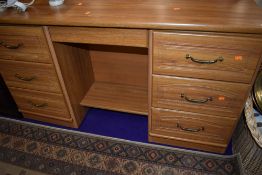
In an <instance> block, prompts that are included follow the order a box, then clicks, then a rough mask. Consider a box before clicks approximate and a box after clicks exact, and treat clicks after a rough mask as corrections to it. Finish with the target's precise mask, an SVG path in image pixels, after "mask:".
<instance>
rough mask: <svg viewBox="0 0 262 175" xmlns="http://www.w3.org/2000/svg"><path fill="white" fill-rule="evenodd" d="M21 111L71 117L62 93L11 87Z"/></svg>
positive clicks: (48, 115) (47, 115)
mask: <svg viewBox="0 0 262 175" xmlns="http://www.w3.org/2000/svg"><path fill="white" fill-rule="evenodd" d="M9 89H10V92H11V94H12V96H13V97H14V99H15V102H16V104H17V105H18V108H19V110H20V111H21V112H25V113H34V114H39V115H41V116H43V115H45V116H46V117H56V118H70V115H69V112H68V110H67V107H66V104H65V101H64V97H63V95H61V94H54V93H44V92H40V91H32V90H25V89H18V88H9Z"/></svg>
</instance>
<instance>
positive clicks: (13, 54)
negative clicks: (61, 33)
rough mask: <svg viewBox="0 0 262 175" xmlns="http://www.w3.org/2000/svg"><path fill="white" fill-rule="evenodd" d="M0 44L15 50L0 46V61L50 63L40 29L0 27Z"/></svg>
mask: <svg viewBox="0 0 262 175" xmlns="http://www.w3.org/2000/svg"><path fill="white" fill-rule="evenodd" d="M0 42H2V43H3V44H5V45H7V46H8V45H9V46H16V45H18V44H21V46H19V47H18V48H17V49H9V48H6V47H4V46H2V45H1V46H0V59H7V60H18V61H30V62H39V63H52V60H51V57H50V53H49V50H48V46H47V43H46V40H45V36H44V33H43V30H42V28H41V27H24V26H16V27H14V26H0Z"/></svg>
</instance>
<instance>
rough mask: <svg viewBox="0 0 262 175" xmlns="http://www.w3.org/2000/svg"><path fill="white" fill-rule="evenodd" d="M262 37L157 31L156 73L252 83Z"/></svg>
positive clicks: (154, 42) (154, 54) (261, 46)
mask: <svg viewBox="0 0 262 175" xmlns="http://www.w3.org/2000/svg"><path fill="white" fill-rule="evenodd" d="M261 41H262V40H261V39H260V40H259V39H254V38H246V37H240V36H221V35H213V34H212V35H208V34H206V35H205V34H186V33H171V32H154V34H153V47H154V49H153V73H155V74H164V75H176V76H186V77H194V78H203V79H213V80H225V81H233V82H243V83H250V82H251V80H252V77H253V75H254V72H255V69H256V67H257V64H258V61H259V58H260V57H261V53H262V42H261Z"/></svg>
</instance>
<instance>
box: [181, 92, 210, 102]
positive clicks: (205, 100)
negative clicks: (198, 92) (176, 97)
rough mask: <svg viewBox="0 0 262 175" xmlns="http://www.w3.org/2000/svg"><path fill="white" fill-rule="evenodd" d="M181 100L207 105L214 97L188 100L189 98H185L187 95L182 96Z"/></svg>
mask: <svg viewBox="0 0 262 175" xmlns="http://www.w3.org/2000/svg"><path fill="white" fill-rule="evenodd" d="M181 98H184V99H185V100H186V101H188V102H192V103H206V102H208V101H212V100H213V98H212V97H208V98H206V99H200V100H199V99H192V98H188V97H187V96H185V94H181Z"/></svg>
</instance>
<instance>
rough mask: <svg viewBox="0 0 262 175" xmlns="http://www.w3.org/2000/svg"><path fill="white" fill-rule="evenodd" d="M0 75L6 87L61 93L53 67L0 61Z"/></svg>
mask: <svg viewBox="0 0 262 175" xmlns="http://www.w3.org/2000/svg"><path fill="white" fill-rule="evenodd" d="M0 73H1V74H2V76H3V78H4V80H5V82H6V84H7V86H8V87H18V88H25V89H32V90H41V91H45V92H56V93H61V89H60V85H59V82H58V78H57V76H56V73H55V70H54V67H53V65H50V64H40V63H29V62H18V61H11V60H0Z"/></svg>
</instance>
